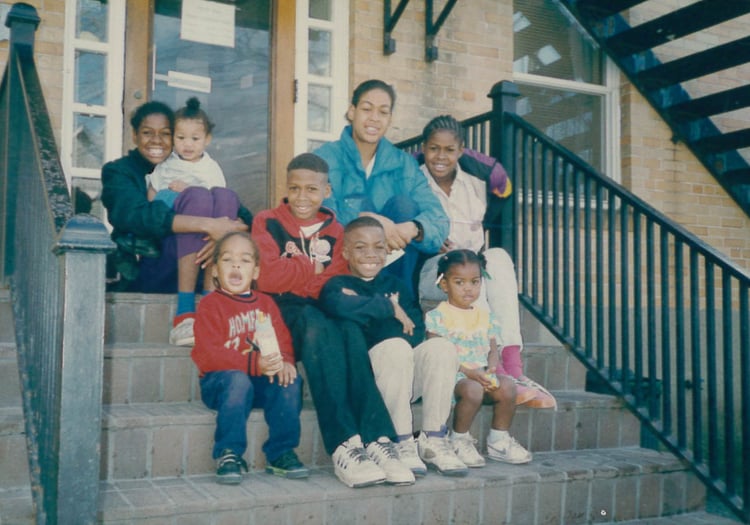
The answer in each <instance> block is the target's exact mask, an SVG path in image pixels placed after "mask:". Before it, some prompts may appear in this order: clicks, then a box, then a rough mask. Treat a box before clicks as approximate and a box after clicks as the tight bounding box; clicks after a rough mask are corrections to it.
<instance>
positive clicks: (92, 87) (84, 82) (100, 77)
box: [75, 51, 107, 106]
mask: <svg viewBox="0 0 750 525" xmlns="http://www.w3.org/2000/svg"><path fill="white" fill-rule="evenodd" d="M75 60H76V77H75V101H76V102H80V103H82V104H97V105H101V106H103V105H105V104H106V103H107V101H106V94H105V91H106V87H107V86H106V78H107V69H106V67H107V57H106V56H105V55H102V54H99V53H89V52H87V51H76V59H75Z"/></svg>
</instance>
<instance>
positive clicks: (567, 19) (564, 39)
mask: <svg viewBox="0 0 750 525" xmlns="http://www.w3.org/2000/svg"><path fill="white" fill-rule="evenodd" d="M513 6H514V13H513V31H514V32H515V37H514V39H513V53H514V56H513V71H516V72H518V73H531V74H534V75H542V76H547V77H552V78H560V79H564V80H573V81H576V82H588V83H591V84H599V85H602V84H603V83H604V78H603V63H604V62H603V55H602V53H601V50H600V49H599V48H598V47H597V46H596V44H595V42H594V41H593V39H592V38H591V37H590V36H589V35H588V34H587V33H586V32H585V31H584V30H583V29H582V28H581V27H580V25H578V23H577V22H576V21H575V19H574V18H573V17H572V15H570V14H569V13H568V12H567V11H565V10H564V8H562V7H561V6H560V4H559V2H558V1H557V0H541V1H540V0H514V2H513Z"/></svg>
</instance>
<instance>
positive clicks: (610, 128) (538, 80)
mask: <svg viewBox="0 0 750 525" xmlns="http://www.w3.org/2000/svg"><path fill="white" fill-rule="evenodd" d="M604 62H605V63H604V85H600V84H590V83H587V82H576V81H573V80H563V79H559V78H553V77H546V76H542V75H533V74H530V73H519V72H514V73H513V81H514V82H516V83H518V84H521V85H526V86H536V87H547V88H553V89H559V90H561V91H571V92H574V93H581V94H583V95H595V96H600V97H602V98H603V108H602V110H603V111H602V114H603V118H604V123H603V124H602V130H603V132H604V137H602V146H603V148H604V173H605V174H606V175H607V176H608V177H609V178H611V179H613V180H615V181H617V182H620V180H621V179H622V175H621V163H620V158H621V156H620V87H619V86H620V70H619V69H618V68H617V66H616V65H615V63H614V62H612V60H610V59H609V58H608V57H605V60H604Z"/></svg>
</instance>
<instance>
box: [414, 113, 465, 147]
mask: <svg viewBox="0 0 750 525" xmlns="http://www.w3.org/2000/svg"><path fill="white" fill-rule="evenodd" d="M438 131H450V132H451V133H453V135H454V136H455V137H456V140H457V141H458V143H459V145H461V146H463V144H464V128H463V127H462V126H461V124H460V123H459V122H458V121H457V120H456V119H455V118H453V117H452V116H451V115H440V116H439V117H435V118H434V119H432V120H431V121H429V122H428V123H427V125H426V126H425V127H424V129H423V130H422V141H423V142H427V141H428V140H430V137H431V136H432V134H433V133H436V132H438Z"/></svg>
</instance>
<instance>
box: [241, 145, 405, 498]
mask: <svg viewBox="0 0 750 525" xmlns="http://www.w3.org/2000/svg"><path fill="white" fill-rule="evenodd" d="M330 192H331V187H330V185H329V183H328V164H327V163H326V162H325V161H324V160H323V159H321V158H320V157H318V156H317V155H314V154H312V153H302V154H301V155H298V156H296V157H295V158H293V159H292V161H291V162H290V163H289V165H288V166H287V196H286V198H285V199H284V200H283V201H282V202H281V204H280V205H279V206H277V207H276V208H273V209H271V210H266V211H262V212H260V213H259V214H258V215H256V217H255V219H254V220H253V228H252V232H253V239H255V241H256V242H257V243H258V247H259V248H260V254H261V265H262V267H263V271H262V272H261V273H260V277H259V279H258V288H259V289H260V290H261V291H263V292H266V293H269V294H271V295H272V296H273V298H274V299H275V301H276V304H277V305H278V306H279V309H280V310H281V315H282V316H283V318H284V322H285V323H286V324H287V326H288V327H289V331H290V332H291V334H292V340H293V344H294V348H295V350H296V353H297V358H298V359H299V360H300V361H302V364H303V365H304V368H305V373H306V376H307V382H308V385H309V387H310V393H311V395H312V398H313V402H314V403H315V408H316V413H317V416H318V423H319V427H320V432H321V435H322V436H323V444H324V445H325V448H326V451H327V452H328V453H329V454H331V455H332V456H333V465H334V472H335V473H336V476H338V478H339V479H340V480H341V481H342V482H343V483H344V484H345V485H347V486H349V487H366V486H369V485H374V484H376V483H382V482H383V481H386V482H388V483H392V484H397V485H405V484H412V483H414V475H413V474H412V472H411V470H410V469H409V468H408V467H406V466H405V465H404V464H402V463H401V461H400V460H399V458H398V453H397V451H396V448H395V446H394V444H393V442H392V441H391V439H392V438H395V436H396V431H395V430H394V428H393V423H392V422H391V418H390V415H389V414H388V409H387V408H386V406H385V403H384V402H383V398H382V396H381V395H380V391H379V390H378V387H377V385H376V384H375V377H374V376H373V373H372V366H371V365H370V357H369V355H368V347H367V344H366V343H365V341H364V337H363V335H362V331H361V330H360V329H359V327H358V326H357V325H355V324H354V323H352V322H347V321H345V322H340V321H338V320H336V321H334V320H332V319H330V318H328V317H327V316H326V315H325V314H324V313H323V312H322V311H321V310H320V309H319V308H318V307H317V304H316V300H317V298H318V295H319V294H320V290H321V288H322V287H323V285H324V284H325V282H326V281H327V280H328V279H329V278H331V277H333V276H334V275H339V274H342V273H345V272H347V262H346V260H345V259H344V257H343V255H342V249H343V234H344V230H343V227H342V226H341V224H339V223H338V222H337V221H336V217H335V215H334V214H333V212H332V211H330V210H329V209H327V208H325V207H322V206H321V204H322V202H323V200H324V199H325V198H326V197H328V196H329V195H330Z"/></svg>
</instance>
